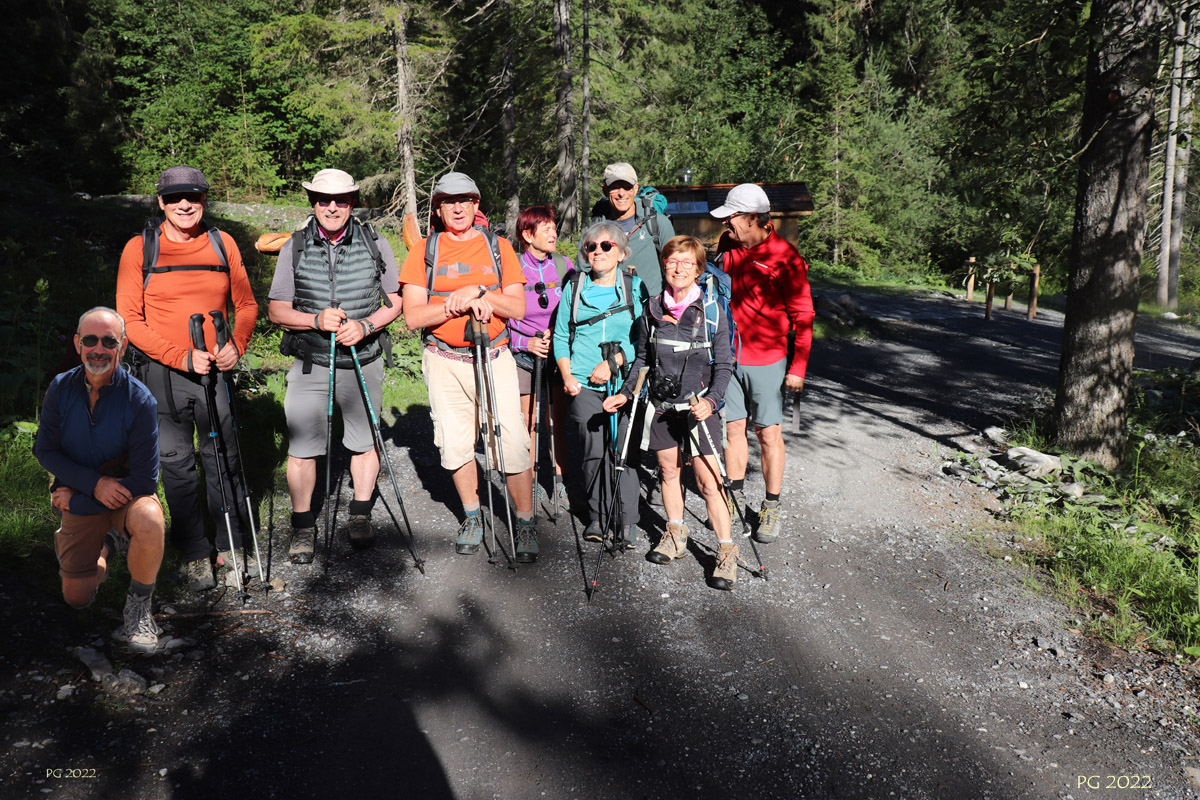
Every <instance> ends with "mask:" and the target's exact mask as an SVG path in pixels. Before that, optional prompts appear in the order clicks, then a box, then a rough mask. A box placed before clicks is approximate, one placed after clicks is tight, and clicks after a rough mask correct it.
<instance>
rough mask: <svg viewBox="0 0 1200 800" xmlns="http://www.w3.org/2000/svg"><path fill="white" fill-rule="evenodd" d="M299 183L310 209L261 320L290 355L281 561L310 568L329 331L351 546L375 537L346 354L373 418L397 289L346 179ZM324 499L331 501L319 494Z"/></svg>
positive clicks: (372, 454) (370, 444) (357, 392)
mask: <svg viewBox="0 0 1200 800" xmlns="http://www.w3.org/2000/svg"><path fill="white" fill-rule="evenodd" d="M301 185H302V186H303V187H304V189H305V191H306V192H308V201H309V203H311V204H312V208H313V213H312V216H311V217H309V219H308V221H307V223H305V225H304V228H303V229H301V230H299V231H297V232H296V233H295V234H293V235H292V238H291V239H289V240H288V241H287V242H286V243H285V244H284V245H283V247H282V248H281V249H280V251H279V261H278V263H277V264H276V265H275V277H274V279H273V280H272V281H271V289H270V292H269V294H268V300H269V303H268V306H267V314H268V316H270V318H271V321H272V322H275V323H277V324H279V325H282V326H283V327H284V328H286V332H285V333H284V338H283V341H282V342H281V343H280V346H279V349H280V352H282V353H283V354H284V355H290V356H294V357H295V361H294V362H293V363H292V367H291V369H290V370H288V374H287V394H286V395H285V397H284V401H283V410H284V414H285V415H286V416H287V425H288V460H287V482H288V492H289V494H290V495H291V500H292V538H291V544H290V545H289V547H288V558H289V559H290V560H291V561H292V563H294V564H309V563H311V562H312V560H313V554H314V549H315V545H316V533H317V530H316V525H317V523H316V518H315V517H314V515H313V510H312V496H313V490H314V489H315V488H316V485H317V457H318V456H322V455H324V456H326V457H327V458H328V457H329V455H330V454H328V453H326V452H325V439H326V430H325V427H326V425H327V424H328V422H327V419H326V413H327V410H328V402H329V396H328V395H329V372H328V370H329V335H330V333H333V334H334V338H335V339H336V341H337V344H338V349H337V352H336V354H335V358H334V362H335V364H334V368H335V369H336V370H337V374H336V375H335V376H334V382H335V391H334V394H335V399H336V400H337V404H338V408H340V409H341V411H342V425H343V433H342V444H343V445H344V446H345V448H346V449H347V450H348V451H350V477H351V479H352V480H353V483H354V499H353V500H351V501H350V508H349V512H350V524H349V527H348V533H349V538H350V544H351V545H352V546H353V547H355V548H358V549H362V548H365V547H369V546H370V545H371V544H372V543H373V542H374V540H375V533H374V529H373V528H372V527H371V510H372V508H373V507H374V504H375V481H376V479H377V478H378V477H379V452H378V451H377V450H376V449H375V438H374V433H373V431H372V429H371V420H370V418H369V417H368V415H367V410H366V406H365V405H364V403H363V398H362V388H361V387H360V385H359V381H358V375H357V374H356V373H355V371H354V361H353V359H352V357H351V355H350V349H349V348H351V347H354V348H356V351H357V354H358V359H359V364H360V365H361V367H362V372H363V378H365V379H366V382H367V391H368V392H369V393H370V395H371V404H372V405H373V406H374V407H375V415H376V418H378V416H379V412H380V410H381V408H382V406H383V364H384V362H383V359H382V358H381V356H383V355H384V348H385V347H386V346H388V344H389V342H388V341H387V339H386V337H384V336H383V333H384V329H385V328H386V327H387V326H388V325H389V324H390V323H391V322H392V320H394V319H396V317H398V316H400V284H399V274H398V271H397V268H396V256H395V254H394V253H393V252H392V247H391V245H390V244H388V241H387V240H386V239H384V238H383V237H381V236H378V235H377V234H376V233H375V231H374V230H372V229H371V228H370V226H368V225H363V224H362V223H360V222H359V221H358V220H357V219H355V218H354V215H353V213H352V212H353V210H354V207H355V206H357V205H358V194H359V192H358V185H357V184H356V183H355V182H354V179H353V178H352V177H350V175H349V174H347V173H345V172H343V171H342V170H340V169H323V170H321V171H320V172H318V173H317V174H316V175H315V176H314V177H313V179H312V181H311V182H310V181H304V182H302V183H301ZM313 365H316V366H317V367H318V369H315V370H314V369H313ZM325 502H327V503H329V502H333V501H332V499H330V498H326V499H325Z"/></svg>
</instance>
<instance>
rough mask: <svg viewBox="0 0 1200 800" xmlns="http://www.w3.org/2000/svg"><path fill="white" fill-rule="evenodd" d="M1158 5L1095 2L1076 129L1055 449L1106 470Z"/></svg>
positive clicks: (1112, 463) (1122, 385) (1124, 392)
mask: <svg viewBox="0 0 1200 800" xmlns="http://www.w3.org/2000/svg"><path fill="white" fill-rule="evenodd" d="M1159 14H1160V7H1159V4H1158V0H1097V2H1096V3H1095V4H1094V5H1093V6H1092V18H1091V20H1090V21H1089V25H1092V26H1095V27H1094V28H1093V30H1094V32H1095V33H1096V34H1098V35H1093V36H1092V37H1091V41H1092V42H1093V45H1092V48H1093V49H1092V52H1091V54H1090V55H1089V58H1088V70H1087V85H1086V89H1085V94H1084V106H1083V118H1082V123H1081V140H1082V144H1083V150H1082V155H1081V158H1080V162H1079V184H1078V189H1077V195H1076V203H1075V228H1074V232H1073V235H1072V241H1071V264H1070V276H1069V279H1068V289H1067V314H1066V322H1065V323H1064V326H1063V345H1062V359H1061V362H1060V364H1059V375H1058V391H1057V393H1056V395H1055V401H1054V412H1055V413H1054V416H1055V424H1056V427H1057V437H1058V443H1059V445H1061V446H1062V447H1064V448H1065V449H1066V450H1067V451H1068V452H1070V453H1072V454H1073V455H1076V456H1080V457H1083V458H1087V459H1091V460H1094V461H1097V462H1099V463H1100V464H1101V465H1102V466H1104V467H1106V468H1109V469H1112V468H1115V467H1117V466H1118V465H1119V464H1120V463H1121V459H1122V457H1123V456H1124V452H1125V441H1126V427H1127V423H1128V415H1129V410H1128V402H1129V387H1130V376H1131V373H1132V371H1133V352H1134V351H1133V348H1134V324H1135V322H1136V319H1137V303H1138V285H1137V283H1138V267H1139V264H1140V263H1141V258H1142V244H1143V239H1144V237H1145V215H1146V185H1147V179H1148V173H1149V161H1150V144H1151V131H1152V128H1153V124H1154V104H1153V96H1152V92H1151V85H1152V81H1153V79H1154V70H1155V66H1156V64H1157V63H1158V36H1157V32H1156V30H1155V26H1156V25H1157V23H1158V19H1159Z"/></svg>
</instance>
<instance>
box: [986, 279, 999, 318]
mask: <svg viewBox="0 0 1200 800" xmlns="http://www.w3.org/2000/svg"><path fill="white" fill-rule="evenodd" d="M995 296H996V284H995V282H994V281H988V285H987V302H986V304H985V305H984V307H983V318H984V319H991V318H992V300H993V299H994V298H995Z"/></svg>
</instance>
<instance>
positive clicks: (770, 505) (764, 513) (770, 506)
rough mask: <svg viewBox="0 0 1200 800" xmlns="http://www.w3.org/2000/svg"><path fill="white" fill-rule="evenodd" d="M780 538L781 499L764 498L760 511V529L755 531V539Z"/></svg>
mask: <svg viewBox="0 0 1200 800" xmlns="http://www.w3.org/2000/svg"><path fill="white" fill-rule="evenodd" d="M778 538H779V501H778V500H763V502H762V508H760V509H759V512H758V530H757V531H755V532H754V541H756V542H762V543H763V544H766V543H767V542H773V541H775V540H776V539H778Z"/></svg>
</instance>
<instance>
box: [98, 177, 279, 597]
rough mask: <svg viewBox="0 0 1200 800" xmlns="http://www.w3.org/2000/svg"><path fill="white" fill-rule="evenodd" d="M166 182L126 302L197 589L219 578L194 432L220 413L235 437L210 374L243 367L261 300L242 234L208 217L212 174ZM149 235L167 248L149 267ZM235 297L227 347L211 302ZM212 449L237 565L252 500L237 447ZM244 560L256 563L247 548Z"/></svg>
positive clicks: (121, 275) (211, 472)
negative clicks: (198, 334) (199, 319)
mask: <svg viewBox="0 0 1200 800" xmlns="http://www.w3.org/2000/svg"><path fill="white" fill-rule="evenodd" d="M157 190H158V207H159V208H161V209H162V210H163V213H164V215H165V217H166V218H165V219H164V220H163V223H162V225H160V226H159V227H158V229H157V230H153V229H151V230H148V231H147V232H146V233H145V234H144V235H142V236H135V237H133V238H132V239H130V240H129V241H128V242H127V243H126V245H125V249H124V250H123V251H122V253H121V264H120V267H119V268H118V271H117V311H118V313H120V314H121V316H122V317H124V319H125V324H126V331H127V335H128V337H129V342H130V345H131V347H130V348H129V350H130V354H131V356H132V361H133V365H132V367H133V369H132V371H133V372H134V374H135V375H136V377H137V378H138V379H139V380H141V381H142V382H143V383H144V384H146V386H148V387H149V388H150V391H151V393H152V394H153V395H154V399H155V400H157V401H158V426H159V435H158V454H159V471H160V473H161V475H162V482H163V489H164V491H165V493H166V496H167V506H168V507H169V508H170V510H171V539H172V542H173V543H174V545H175V546H176V547H177V548H178V549H179V551H180V554H181V555H182V556H183V560H184V562H185V573H186V576H187V581H188V585H189V586H190V587H191V588H192V589H195V590H201V589H211V588H212V587H213V586H215V585H216V580H215V579H214V577H213V569H212V562H211V558H212V545H211V544H210V543H209V541H208V539H207V537H206V536H205V534H204V517H203V515H202V514H201V511H200V497H199V478H198V476H197V475H196V454H195V449H194V436H195V433H196V430H197V429H199V431H200V435H201V440H202V442H203V440H204V439H207V438H208V435H209V432H210V431H212V430H214V428H213V424H214V423H219V424H220V425H221V431H222V435H223V436H224V437H225V440H226V441H227V442H230V443H232V441H233V427H232V422H231V419H230V414H229V400H228V397H227V393H226V392H225V391H224V390H221V391H218V392H216V400H217V404H216V408H214V409H213V415H214V416H215V417H216V419H215V420H210V419H209V416H208V401H207V398H206V396H205V391H204V387H203V386H202V385H201V382H200V379H201V377H202V376H204V375H206V374H207V373H208V371H209V369H210V368H211V367H213V366H215V367H216V368H217V370H219V371H221V372H228V371H229V370H231V369H233V368H234V366H235V365H236V364H237V362H238V359H239V358H241V355H242V353H244V352H245V351H246V345H247V343H248V342H249V341H250V334H251V333H252V332H253V331H254V323H255V320H256V319H257V318H258V304H257V303H256V302H255V300H254V295H253V293H252V292H251V290H250V279H249V277H248V276H247V275H246V268H245V267H244V266H243V265H242V257H241V253H240V251H239V250H238V247H237V244H236V243H235V242H234V241H233V237H231V236H229V234H227V233H224V232H217V231H216V229H209V227H208V226H207V225H205V224H204V221H203V219H204V209H205V206H206V205H207V203H208V181H207V180H206V179H205V177H204V174H203V173H201V172H200V170H198V169H196V168H194V167H185V166H176V167H170V168H168V169H166V170H163V173H162V174H161V175H160V176H159V178H158V187H157ZM147 237H152V239H151V240H150V241H151V242H154V241H156V242H157V257H156V258H155V259H154V262H155V263H154V264H152V265H149V268H146V267H144V265H143V262H144V260H145V253H146V252H147V247H146V245H147V241H148V240H147ZM230 300H232V302H233V309H234V320H233V322H234V324H233V333H232V336H231V337H230V339H229V341H228V342H227V343H226V344H225V346H224V347H222V348H220V349H218V348H217V345H216V333H215V331H214V330H213V325H212V318H211V317H209V316H208V312H209V311H221V312H222V313H225V312H226V311H227V309H228V305H229V303H230ZM193 314H203V315H204V328H205V342H206V343H207V347H206V348H205V349H203V350H201V349H194V348H193V346H192V340H191V335H190V333H189V330H188V320H189V318H190V317H191V316H192V315H193ZM212 450H213V448H212V447H211V446H210V445H208V443H207V442H203V443H202V446H201V458H203V460H204V474H205V478H206V481H207V483H208V487H207V488H208V508H209V513H210V514H211V515H212V518H213V520H214V522H215V523H216V525H215V529H216V531H217V534H216V538H217V549H218V550H219V551H220V552H221V553H222V561H223V562H224V563H225V564H227V565H229V566H232V563H231V561H232V559H231V558H230V557H229V551H230V550H231V549H232V548H235V547H236V548H238V549H241V547H242V532H243V530H249V525H248V524H244V522H243V520H242V519H241V513H242V511H241V510H242V509H243V508H244V507H245V503H244V501H243V500H242V498H241V496H240V494H239V493H238V491H237V489H236V481H235V480H234V477H235V476H236V475H237V472H238V459H239V457H240V453H236V452H234V448H230V452H229V458H228V459H227V460H226V462H225V463H223V464H221V469H220V470H218V468H217V467H218V465H217V458H216V455H215V454H214V453H213V452H212ZM218 475H224V477H225V483H226V486H225V497H226V498H228V504H229V506H231V507H230V508H228V512H229V527H230V529H231V530H232V534H233V541H232V542H230V541H229V534H228V533H227V532H226V530H225V522H224V517H223V515H221V513H220V509H221V505H222V503H221V487H220V484H219V483H218V481H217V476H218ZM237 563H238V564H239V566H242V567H243V568H245V566H246V564H245V559H243V558H241V557H240V556H239V558H238V562H237Z"/></svg>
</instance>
